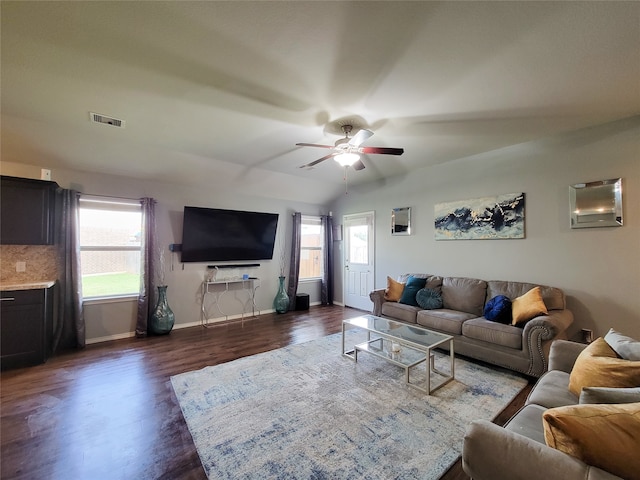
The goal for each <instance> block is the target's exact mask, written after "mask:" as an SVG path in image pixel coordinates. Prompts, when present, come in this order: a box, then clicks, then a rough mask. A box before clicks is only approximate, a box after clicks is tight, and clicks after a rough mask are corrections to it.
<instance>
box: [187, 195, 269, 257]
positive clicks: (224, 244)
mask: <svg viewBox="0 0 640 480" xmlns="http://www.w3.org/2000/svg"><path fill="white" fill-rule="evenodd" d="M277 226H278V214H277V213H260V212H243V211H239V210H222V209H217V208H201V207H184V223H183V227H182V261H183V262H209V261H214V260H217V261H224V260H236V261H238V260H268V259H271V258H273V246H274V243H275V239H276V228H277Z"/></svg>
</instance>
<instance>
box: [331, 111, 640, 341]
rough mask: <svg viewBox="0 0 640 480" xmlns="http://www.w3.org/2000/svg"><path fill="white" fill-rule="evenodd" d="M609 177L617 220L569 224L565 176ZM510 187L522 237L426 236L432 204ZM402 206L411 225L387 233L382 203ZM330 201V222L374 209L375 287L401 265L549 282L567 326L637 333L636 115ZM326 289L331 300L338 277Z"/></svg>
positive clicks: (639, 168)
mask: <svg viewBox="0 0 640 480" xmlns="http://www.w3.org/2000/svg"><path fill="white" fill-rule="evenodd" d="M371 161H374V162H383V161H385V159H384V157H380V156H376V157H374V158H371ZM617 177H622V178H623V197H624V198H623V208H624V226H623V227H619V228H615V227H610V228H593V229H570V228H569V185H571V184H574V183H580V182H589V181H595V180H604V179H610V178H617ZM511 192H525V194H526V197H525V202H526V207H525V208H526V211H525V215H526V218H525V225H526V226H525V228H526V238H525V239H521V240H456V241H435V240H434V205H435V204H436V203H440V202H447V201H455V200H464V199H468V198H478V197H485V196H491V195H496V194H501V193H511ZM407 206H408V207H412V231H413V234H412V235H411V236H391V234H390V217H391V209H392V208H394V207H407ZM331 210H333V212H334V216H335V222H336V223H342V215H344V214H351V213H357V212H361V211H370V210H375V212H376V255H375V258H376V273H375V284H376V288H382V287H384V286H385V285H386V276H387V275H390V276H392V277H395V276H397V275H398V274H401V273H407V272H425V273H433V274H438V275H444V276H466V277H475V278H481V279H486V280H515V281H528V282H534V283H541V284H546V285H552V286H556V287H560V288H562V289H563V290H564V291H565V293H566V295H567V302H568V307H569V308H570V309H571V310H572V311H573V313H574V315H575V317H576V323H575V325H574V328H573V331H574V332H576V331H578V330H579V329H580V328H589V329H592V330H594V333H595V334H596V335H603V334H605V333H606V332H607V331H608V329H609V328H610V327H612V328H615V329H618V330H620V331H622V332H624V333H626V334H627V335H632V336H634V337H635V338H640V218H639V215H640V117H634V118H630V119H627V120H622V121H618V122H613V123H611V124H608V125H604V126H601V127H598V128H591V129H585V130H583V131H580V132H576V133H572V134H567V135H562V136H558V137H556V138H552V139H546V140H540V141H535V142H529V143H526V144H522V145H517V146H512V147H508V148H504V149H500V150H497V151H494V152H490V153H487V154H483V155H478V156H474V157H470V158H467V159H462V160H458V161H456V162H453V163H449V164H446V165H439V166H435V167H426V168H424V169H422V170H420V171H418V172H413V173H412V174H411V175H410V176H407V177H404V178H396V179H393V180H389V181H387V182H385V183H381V184H378V185H368V186H366V187H362V186H360V187H359V188H353V187H350V189H349V194H348V195H344V196H343V197H342V198H340V199H339V200H338V201H337V202H336V203H335V204H334V205H332V206H331ZM337 243H340V246H341V242H337ZM341 254H342V252H339V254H337V255H336V257H337V258H336V271H337V272H341V271H342V269H341V267H340V266H341V265H342V261H341V260H342V259H341ZM336 290H337V291H336V299H337V300H338V301H341V299H342V291H341V290H342V281H341V279H336Z"/></svg>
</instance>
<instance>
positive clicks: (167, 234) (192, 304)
mask: <svg viewBox="0 0 640 480" xmlns="http://www.w3.org/2000/svg"><path fill="white" fill-rule="evenodd" d="M1 173H2V174H3V175H13V176H23V177H30V178H39V176H40V167H39V166H27V165H19V164H12V163H7V162H4V163H3V165H2V171H1ZM52 180H54V181H55V182H57V183H58V185H60V186H61V187H63V188H72V189H75V190H78V191H80V192H83V193H88V194H94V195H110V196H121V197H125V198H140V197H153V198H155V199H156V200H157V201H158V203H157V205H156V223H157V235H158V244H159V245H161V246H162V247H163V248H164V249H165V263H166V278H165V280H166V284H167V285H168V289H167V297H168V300H169V305H170V306H171V309H172V310H173V312H174V314H175V317H176V327H175V328H180V327H184V326H190V325H197V324H199V323H200V298H201V285H202V281H203V280H204V277H205V272H206V266H207V265H208V264H221V263H225V262H205V263H185V264H182V263H180V257H179V254H178V253H171V252H169V251H168V246H169V244H171V243H181V240H182V211H183V207H184V206H185V205H193V206H200V207H210V208H228V209H234V210H251V211H261V212H273V213H279V214H280V217H279V220H278V230H277V234H276V249H275V251H274V257H273V260H261V261H256V262H226V263H234V264H235V263H238V264H241V263H259V264H260V267H257V268H253V269H251V270H250V271H249V270H247V269H242V270H238V271H230V270H221V271H220V272H221V273H220V274H219V276H223V275H225V276H227V275H236V274H237V275H242V273H250V274H251V275H252V276H257V277H259V278H260V279H261V281H260V287H259V288H258V289H257V292H256V303H257V307H258V309H259V310H260V311H262V312H268V311H272V302H273V298H274V296H275V294H276V291H277V288H278V275H279V253H278V247H279V244H280V242H282V241H284V242H286V248H287V251H288V249H289V245H290V237H291V224H292V214H293V213H294V211H300V212H302V213H303V214H307V215H321V214H324V215H326V214H327V213H328V211H326V210H324V209H323V208H322V207H321V206H318V205H312V204H307V203H302V202H298V203H293V202H285V201H283V200H275V199H267V198H259V197H248V196H243V195H237V194H234V192H232V191H215V190H213V189H211V190H208V189H202V188H192V187H189V186H183V185H177V184H159V183H154V182H146V181H140V180H135V179H131V178H127V177H119V176H108V175H101V174H94V173H86V172H77V171H68V170H53V171H52ZM285 271H286V272H287V275H288V271H289V270H288V265H287V267H286V270H285ZM298 293H309V297H310V302H311V303H317V302H319V301H320V288H319V283H313V282H312V283H305V284H300V286H299V288H298ZM245 299H246V296H242V294H238V296H237V298H236V295H235V292H233V291H230V292H229V294H225V296H224V298H223V300H224V301H223V304H222V306H223V311H224V312H225V313H226V314H228V315H230V317H232V318H233V317H236V316H238V315H240V314H241V312H242V301H243V300H245ZM84 313H85V321H86V332H87V343H92V342H95V341H100V340H108V339H113V338H121V337H127V336H131V334H132V332H133V331H134V330H135V318H136V301H132V300H125V301H109V302H98V303H88V304H85V306H84ZM209 313H210V317H211V318H212V319H213V320H214V321H215V320H221V319H223V317H221V316H220V314H219V313H217V311H216V310H215V309H210V311H209Z"/></svg>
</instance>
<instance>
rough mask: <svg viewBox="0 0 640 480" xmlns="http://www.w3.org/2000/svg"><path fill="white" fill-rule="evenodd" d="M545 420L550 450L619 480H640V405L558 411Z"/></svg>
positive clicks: (580, 406) (592, 406)
mask: <svg viewBox="0 0 640 480" xmlns="http://www.w3.org/2000/svg"><path fill="white" fill-rule="evenodd" d="M542 419H543V426H544V438H545V441H546V443H547V445H549V446H550V447H552V448H555V449H557V450H560V451H561V452H564V453H567V454H569V455H571V456H572V457H575V458H578V459H579V460H582V461H583V462H584V463H586V464H588V465H593V466H595V467H598V468H601V469H603V470H606V471H607V472H610V473H613V474H614V475H618V476H619V477H622V478H626V479H628V480H638V479H640V455H638V439H639V438H640V403H626V404H620V405H572V406H567V407H558V408H552V409H549V410H547V411H546V412H544V414H543V415H542Z"/></svg>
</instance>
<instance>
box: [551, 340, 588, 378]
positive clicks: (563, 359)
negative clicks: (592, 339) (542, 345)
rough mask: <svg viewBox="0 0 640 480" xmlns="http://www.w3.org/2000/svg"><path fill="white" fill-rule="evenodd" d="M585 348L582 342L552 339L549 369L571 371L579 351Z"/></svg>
mask: <svg viewBox="0 0 640 480" xmlns="http://www.w3.org/2000/svg"><path fill="white" fill-rule="evenodd" d="M585 348H587V346H586V345H585V344H583V343H577V342H571V341H569V340H554V341H553V343H552V344H551V350H550V351H549V370H560V371H562V372H565V373H571V370H573V365H574V364H575V363H576V359H577V358H578V355H580V352H582V350H584V349H585Z"/></svg>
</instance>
